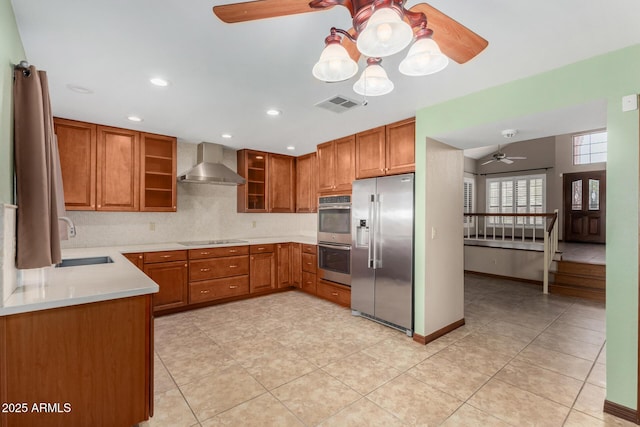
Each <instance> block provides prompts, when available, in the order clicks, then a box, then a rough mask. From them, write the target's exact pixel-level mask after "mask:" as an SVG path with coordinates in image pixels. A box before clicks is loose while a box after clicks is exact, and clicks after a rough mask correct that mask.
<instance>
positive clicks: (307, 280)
mask: <svg viewBox="0 0 640 427" xmlns="http://www.w3.org/2000/svg"><path fill="white" fill-rule="evenodd" d="M316 252H317V248H316V246H315V245H306V244H305V245H302V290H303V291H305V292H308V293H310V294H313V295H315V294H316V277H317V276H316V271H317V258H316V257H317V254H316Z"/></svg>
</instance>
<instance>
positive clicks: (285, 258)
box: [276, 243, 293, 289]
mask: <svg viewBox="0 0 640 427" xmlns="http://www.w3.org/2000/svg"><path fill="white" fill-rule="evenodd" d="M276 247H277V261H278V268H277V272H278V274H277V277H278V280H277V287H278V288H279V289H280V288H288V287H290V286H293V285H292V280H291V279H292V278H291V272H292V271H291V267H292V263H291V243H278V244H277V245H276Z"/></svg>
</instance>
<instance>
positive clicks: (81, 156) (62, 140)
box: [53, 118, 97, 211]
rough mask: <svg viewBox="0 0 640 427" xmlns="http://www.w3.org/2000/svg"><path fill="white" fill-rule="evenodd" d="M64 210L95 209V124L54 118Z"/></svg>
mask: <svg viewBox="0 0 640 427" xmlns="http://www.w3.org/2000/svg"><path fill="white" fill-rule="evenodd" d="M53 125H54V129H55V133H56V135H57V137H58V152H59V153H60V168H61V169H62V182H63V183H64V184H63V187H64V201H65V209H66V210H69V211H76V210H95V208H96V135H97V126H96V125H94V124H92V123H85V122H78V121H75V120H66V119H59V118H55V119H54V120H53Z"/></svg>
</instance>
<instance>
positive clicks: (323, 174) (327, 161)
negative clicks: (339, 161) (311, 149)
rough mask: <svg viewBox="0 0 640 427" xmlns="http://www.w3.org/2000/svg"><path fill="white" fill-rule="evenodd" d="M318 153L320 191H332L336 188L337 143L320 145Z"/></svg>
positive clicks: (317, 149) (330, 142) (331, 142)
mask: <svg viewBox="0 0 640 427" xmlns="http://www.w3.org/2000/svg"><path fill="white" fill-rule="evenodd" d="M316 153H317V161H318V191H332V190H333V188H334V186H335V176H334V175H335V169H336V144H335V141H329V142H325V143H324V144H320V145H318V146H317V148H316Z"/></svg>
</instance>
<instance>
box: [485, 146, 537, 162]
mask: <svg viewBox="0 0 640 427" xmlns="http://www.w3.org/2000/svg"><path fill="white" fill-rule="evenodd" d="M526 159H527V158H526V157H511V156H507V155H506V154H504V153H503V152H502V151H501V150H500V146H499V145H498V151H496V152H495V153H493V154H492V155H491V159H489V160H487V161H486V162H484V163H482V164H481V165H482V166H484V165H488V164H489V163H493V162H502V163H506V164H508V165H510V164H512V163H513V161H514V160H526Z"/></svg>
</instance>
